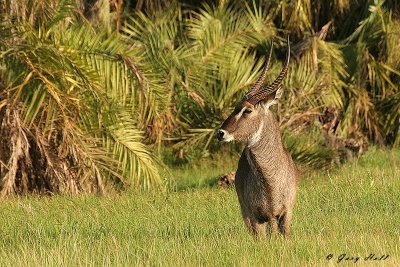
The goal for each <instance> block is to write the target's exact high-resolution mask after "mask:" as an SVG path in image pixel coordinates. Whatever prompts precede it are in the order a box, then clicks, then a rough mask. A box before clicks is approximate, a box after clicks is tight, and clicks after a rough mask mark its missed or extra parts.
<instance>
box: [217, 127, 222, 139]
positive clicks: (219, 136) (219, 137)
mask: <svg viewBox="0 0 400 267" xmlns="http://www.w3.org/2000/svg"><path fill="white" fill-rule="evenodd" d="M217 139H218V140H219V141H222V140H223V139H224V131H223V130H221V129H218V131H217Z"/></svg>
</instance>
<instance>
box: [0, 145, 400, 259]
mask: <svg viewBox="0 0 400 267" xmlns="http://www.w3.org/2000/svg"><path fill="white" fill-rule="evenodd" d="M233 164H234V163H233V162H230V163H227V164H225V165H219V164H214V165H211V164H210V163H208V164H207V163H203V164H199V166H198V167H197V168H195V169H191V170H189V169H180V170H177V171H176V172H174V173H175V179H176V186H175V190H174V191H173V192H170V193H164V194H154V193H138V192H128V193H124V194H122V195H112V196H105V197H98V196H80V197H73V196H55V197H51V198H49V197H42V198H38V197H28V198H25V197H21V198H9V199H3V200H1V202H0V218H1V220H0V266H87V265H89V266H310V265H311V266H326V265H348V266H353V265H355V264H354V262H355V261H357V265H358V266H365V265H370V266H380V265H382V266H400V205H399V204H400V151H398V150H397V151H382V150H376V151H371V152H369V153H368V154H367V155H364V156H363V157H362V158H361V159H359V161H358V162H354V163H351V164H350V163H349V164H347V165H345V166H344V167H343V168H341V169H339V170H334V171H331V172H324V171H321V172H319V173H314V174H311V175H308V176H306V177H304V179H303V180H302V182H301V184H300V190H299V195H298V201H297V204H296V208H295V211H294V220H293V228H292V234H291V236H290V237H289V238H288V239H286V240H285V239H283V238H280V237H277V236H275V237H272V238H269V239H268V240H265V241H257V240H254V239H253V238H252V237H251V236H249V235H248V233H247V231H246V229H245V227H244V224H243V222H242V219H241V216H240V212H239V206H238V202H237V199H236V195H235V192H234V189H228V190H226V189H220V188H216V187H212V186H210V183H211V181H212V180H213V179H214V178H215V177H216V175H217V174H218V173H220V172H222V171H225V170H230V169H231V168H232V165H233ZM344 253H345V254H346V256H344V257H343V256H340V255H341V254H344ZM329 254H333V255H332V258H331V259H330V260H328V259H327V256H328V255H329ZM370 254H375V257H379V258H380V257H381V256H382V255H389V257H387V259H386V260H380V261H378V260H373V259H372V260H365V257H368V256H369V255H370ZM348 257H350V258H349V259H347V260H346V258H348ZM351 257H353V259H351ZM357 257H360V259H358V260H357ZM340 259H342V260H341V261H340V262H339V263H337V262H338V261H339V260H340Z"/></svg>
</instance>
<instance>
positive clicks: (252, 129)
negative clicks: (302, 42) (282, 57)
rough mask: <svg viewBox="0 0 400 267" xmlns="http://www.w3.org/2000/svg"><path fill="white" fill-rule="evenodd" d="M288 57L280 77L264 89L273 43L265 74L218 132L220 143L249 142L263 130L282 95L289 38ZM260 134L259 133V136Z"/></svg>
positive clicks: (286, 68) (286, 69)
mask: <svg viewBox="0 0 400 267" xmlns="http://www.w3.org/2000/svg"><path fill="white" fill-rule="evenodd" d="M287 45H288V49H287V55H286V62H285V66H284V67H283V69H282V71H281V73H280V74H279V76H278V77H277V78H276V79H275V81H273V82H272V83H271V84H270V85H268V86H266V87H263V86H262V85H263V83H264V81H265V78H266V76H267V73H268V70H269V64H270V60H271V54H272V48H273V42H272V45H271V50H270V52H269V56H268V60H267V61H266V62H265V65H264V69H263V72H262V74H261V76H260V78H258V80H257V82H256V83H255V85H254V86H253V87H252V88H251V89H250V91H249V92H248V93H247V94H246V95H245V96H244V97H243V99H242V100H241V101H240V102H239V103H238V104H237V105H236V107H235V109H234V111H233V112H232V114H231V115H229V117H228V118H227V119H226V120H225V121H224V123H223V124H222V126H221V128H220V129H218V130H217V138H218V140H219V141H225V142H230V141H232V140H236V141H248V140H249V139H250V138H251V137H252V136H253V135H254V133H257V132H258V131H260V130H261V129H262V127H260V125H261V124H263V116H265V114H266V111H267V110H268V109H269V107H270V106H272V105H274V104H276V103H277V102H278V100H279V98H280V96H281V94H282V84H281V83H282V80H283V79H284V78H285V76H286V74H287V71H288V67H289V59H290V45H289V37H288V39H287ZM259 134H260V133H258V135H259Z"/></svg>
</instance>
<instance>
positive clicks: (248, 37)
mask: <svg viewBox="0 0 400 267" xmlns="http://www.w3.org/2000/svg"><path fill="white" fill-rule="evenodd" d="M193 2H194V3H189V2H187V1H182V3H181V2H178V1H123V0H113V1H108V0H97V1H94V0H92V1H84V0H62V1H58V0H53V1H45V0H23V1H11V0H1V1H0V12H1V20H0V49H1V52H0V134H1V138H2V139H1V144H0V179H1V183H0V186H1V194H2V195H8V194H10V193H26V192H39V193H45V192H83V191H86V192H92V191H95V192H103V191H104V190H106V189H107V188H110V187H116V188H124V187H125V186H126V185H131V186H133V187H136V188H143V189H150V188H156V187H163V184H165V181H164V180H168V177H169V175H168V170H166V169H165V165H164V163H166V162H167V163H171V162H179V161H184V162H185V161H186V162H192V161H194V160H196V159H197V158H199V157H206V156H209V155H210V152H211V153H215V152H216V151H218V149H219V148H220V145H218V144H217V143H216V142H215V140H214V139H213V136H214V130H215V128H216V127H218V125H220V123H221V122H222V120H223V118H224V117H225V116H226V114H228V113H229V112H230V110H231V109H232V108H233V106H234V104H235V102H237V101H238V100H239V99H240V98H241V97H242V96H243V94H244V93H245V92H246V90H247V89H248V88H249V86H251V85H252V83H253V82H254V81H255V80H256V79H257V76H258V75H259V74H260V71H261V67H262V63H263V61H264V59H265V56H266V51H267V50H268V48H269V47H270V45H271V39H272V37H275V42H276V43H277V45H276V46H275V47H276V48H275V49H274V52H273V64H272V69H271V71H270V72H271V75H270V76H269V77H270V79H273V78H274V77H275V75H276V74H277V73H278V72H279V71H280V68H281V61H282V60H283V58H284V54H285V53H284V52H285V49H286V47H285V42H284V40H285V37H286V36H287V35H289V36H290V38H291V44H292V61H291V65H290V73H289V75H288V77H287V79H286V80H285V81H284V88H285V93H284V96H283V99H281V103H280V104H279V106H278V107H277V110H276V113H277V116H278V118H279V122H280V124H281V128H282V131H283V136H284V139H285V142H286V145H287V146H288V148H289V150H290V151H291V152H292V154H293V155H294V157H295V158H296V159H297V160H298V162H300V163H303V164H305V165H309V166H311V167H326V168H327V167H329V166H332V165H333V164H336V163H340V162H341V158H342V157H343V152H341V150H342V149H343V147H346V146H348V145H346V144H348V143H349V142H350V141H351V140H355V141H356V142H361V143H366V142H367V140H368V141H369V142H372V143H375V144H378V145H388V146H397V147H398V146H400V127H399V125H400V91H399V87H398V83H399V75H400V73H399V71H398V70H399V67H400V44H399V42H398V40H399V34H400V19H399V14H397V13H396V12H398V11H397V7H398V3H397V1H382V0H375V1H371V0H370V1H361V0H360V1H346V0H340V1H307V0H298V1H222V0H221V1H204V2H203V3H201V4H198V3H197V2H196V1H193ZM327 111H329V112H328V113H327ZM324 114H325V115H326V114H327V116H324ZM332 114H334V117H335V120H334V121H335V123H333V122H332V120H329V116H331V115H332ZM335 114H336V115H335ZM326 117H328V119H327V118H326ZM327 125H328V126H327ZM329 125H330V126H329ZM341 143H344V144H345V145H344V146H343V145H340V144H341ZM350 143H351V142H350ZM358 147H362V145H358ZM230 148H231V150H232V151H236V149H237V147H236V145H232V146H231V147H230ZM161 173H163V175H161ZM164 173H166V174H165V175H164ZM164 176H165V177H166V178H163V177H164Z"/></svg>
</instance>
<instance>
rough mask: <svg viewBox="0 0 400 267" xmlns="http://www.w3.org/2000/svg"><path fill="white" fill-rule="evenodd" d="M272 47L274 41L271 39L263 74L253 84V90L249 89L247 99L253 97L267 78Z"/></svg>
mask: <svg viewBox="0 0 400 267" xmlns="http://www.w3.org/2000/svg"><path fill="white" fill-rule="evenodd" d="M273 47H274V39H272V42H271V48H270V50H269V55H268V59H267V61H265V63H264V69H263V72H262V74H261V76H260V77H259V78H258V80H257V82H256V83H255V84H254V86H253V88H251V89H250V91H249V92H248V93H247V94H246V97H247V98H249V97H251V96H252V95H254V94H255V93H257V92H258V91H259V90H260V88H261V86H262V85H263V83H264V82H265V78H266V77H267V73H268V70H269V65H270V62H271V56H272V49H273Z"/></svg>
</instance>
